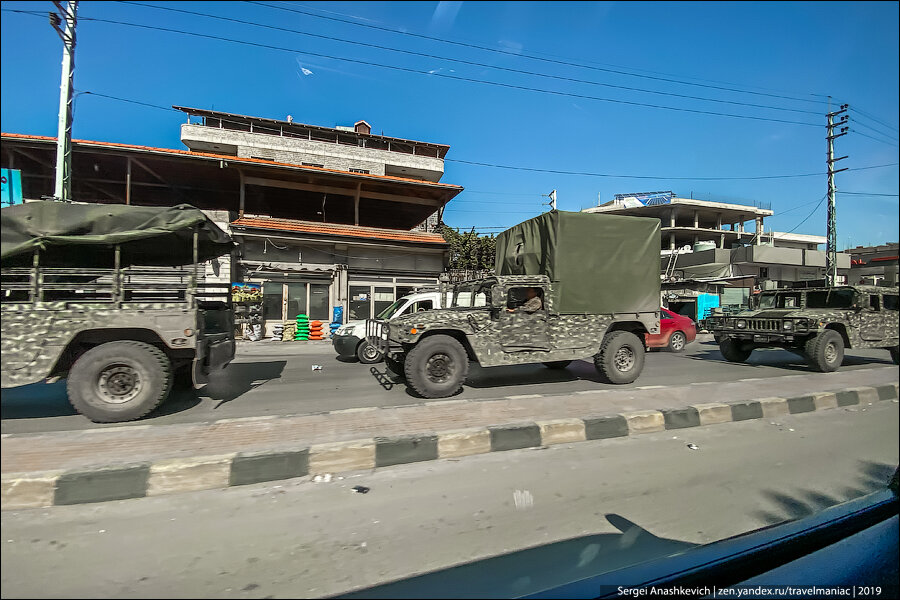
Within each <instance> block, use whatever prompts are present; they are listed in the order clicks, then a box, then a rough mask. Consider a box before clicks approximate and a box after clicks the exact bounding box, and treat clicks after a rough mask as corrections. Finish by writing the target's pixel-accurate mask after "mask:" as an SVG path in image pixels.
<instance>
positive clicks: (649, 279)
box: [496, 211, 660, 314]
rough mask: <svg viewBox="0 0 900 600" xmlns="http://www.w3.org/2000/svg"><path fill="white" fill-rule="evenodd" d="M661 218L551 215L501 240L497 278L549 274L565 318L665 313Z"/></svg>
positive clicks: (556, 307) (556, 306)
mask: <svg viewBox="0 0 900 600" xmlns="http://www.w3.org/2000/svg"><path fill="white" fill-rule="evenodd" d="M659 251H660V223H659V219H657V218H644V217H624V216H619V215H606V214H597V213H580V212H578V213H576V212H565V211H550V212H547V213H544V214H542V215H540V216H538V217H535V218H533V219H529V220H528V221H525V222H524V223H520V224H518V225H516V226H514V227H511V228H510V229H507V230H506V231H504V232H503V233H501V234H500V235H499V236H497V256H496V272H497V275H546V276H547V277H549V278H550V281H551V282H552V284H553V291H552V294H553V298H552V307H553V310H554V312H557V313H563V314H582V313H584V314H608V313H615V312H647V311H657V310H659V283H660V280H659V265H660V263H659V260H660V259H659Z"/></svg>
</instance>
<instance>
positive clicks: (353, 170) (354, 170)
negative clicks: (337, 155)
mask: <svg viewBox="0 0 900 600" xmlns="http://www.w3.org/2000/svg"><path fill="white" fill-rule="evenodd" d="M350 172H351V173H364V174H366V175H368V174H369V170H368V169H350Z"/></svg>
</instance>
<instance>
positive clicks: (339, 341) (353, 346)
mask: <svg viewBox="0 0 900 600" xmlns="http://www.w3.org/2000/svg"><path fill="white" fill-rule="evenodd" d="M442 296H443V294H441V293H440V292H437V291H433V292H419V293H416V294H410V295H408V296H403V297H402V298H399V299H398V300H397V301H396V302H394V303H393V304H391V305H390V306H388V307H387V308H386V309H384V310H383V311H381V313H380V314H379V315H378V318H379V319H384V320H389V319H393V318H394V317H399V316H400V315H408V314H412V313H415V312H421V311H425V310H433V309H435V308H444V306H443V302H442V300H441V298H442ZM332 344H333V345H334V349H335V351H337V353H338V355H339V356H347V357H350V356H356V357H357V358H358V359H359V362H361V363H363V364H372V363H377V362H381V360H382V359H383V358H384V356H382V354H381V353H380V352H379V351H378V350H376V349H375V348H373V347H372V346H370V345H369V344H367V343H366V321H365V319H363V320H362V321H350V322H349V323H346V324H345V325H341V326H340V327H339V328H338V330H337V331H335V332H334V337H333V338H332Z"/></svg>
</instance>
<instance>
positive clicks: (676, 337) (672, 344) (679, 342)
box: [669, 331, 687, 352]
mask: <svg viewBox="0 0 900 600" xmlns="http://www.w3.org/2000/svg"><path fill="white" fill-rule="evenodd" d="M685 346H687V336H686V335H684V332H683V331H673V332H672V335H670V336H669V352H684V348H685Z"/></svg>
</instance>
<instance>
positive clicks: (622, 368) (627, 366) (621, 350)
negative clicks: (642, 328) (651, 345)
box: [594, 331, 644, 384]
mask: <svg viewBox="0 0 900 600" xmlns="http://www.w3.org/2000/svg"><path fill="white" fill-rule="evenodd" d="M594 367H595V368H596V369H597V373H599V374H600V379H601V380H602V381H604V382H605V383H615V384H625V383H631V382H632V381H634V380H635V379H637V378H638V376H640V374H641V371H642V370H643V368H644V343H643V342H642V341H641V339H640V338H639V337H638V336H636V335H634V334H633V333H631V332H628V331H613V332H612V333H609V334H607V335H606V337H605V338H604V339H603V343H602V344H601V346H600V352H598V353H597V354H596V355H595V356H594Z"/></svg>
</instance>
